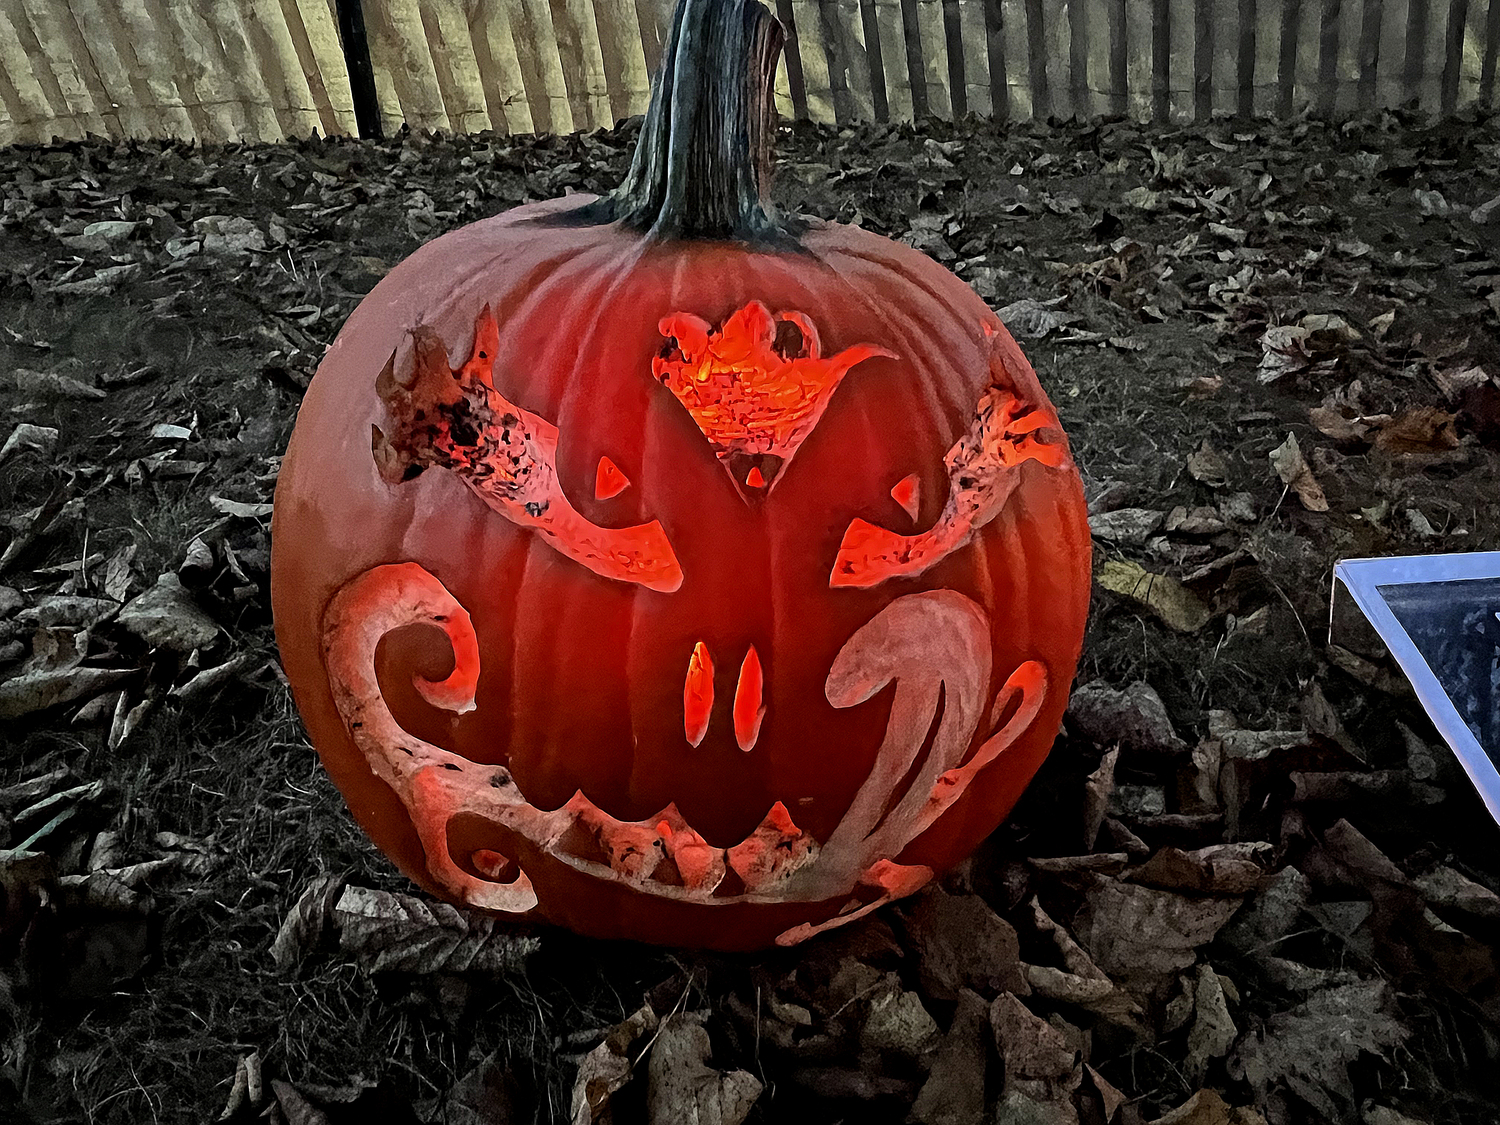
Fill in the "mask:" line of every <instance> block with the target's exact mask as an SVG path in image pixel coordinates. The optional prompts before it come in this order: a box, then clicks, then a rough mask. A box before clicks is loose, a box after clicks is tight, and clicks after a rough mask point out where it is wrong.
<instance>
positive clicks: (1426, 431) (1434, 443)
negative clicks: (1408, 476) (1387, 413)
mask: <svg viewBox="0 0 1500 1125" xmlns="http://www.w3.org/2000/svg"><path fill="white" fill-rule="evenodd" d="M1456 417H1457V415H1454V414H1449V413H1447V412H1446V411H1443V410H1439V409H1438V408H1437V407H1435V406H1416V407H1413V408H1412V409H1410V410H1406V411H1403V412H1402V413H1401V414H1398V415H1397V416H1396V417H1395V418H1393V419H1392V420H1391V421H1389V422H1387V423H1386V424H1385V425H1383V426H1381V427H1380V432H1379V433H1377V434H1376V435H1375V448H1376V449H1382V450H1384V451H1385V452H1387V453H1443V452H1446V451H1447V450H1449V449H1457V448H1458V445H1459V438H1458V431H1457V430H1455V429H1454V426H1453V421H1454V419H1455V418H1456Z"/></svg>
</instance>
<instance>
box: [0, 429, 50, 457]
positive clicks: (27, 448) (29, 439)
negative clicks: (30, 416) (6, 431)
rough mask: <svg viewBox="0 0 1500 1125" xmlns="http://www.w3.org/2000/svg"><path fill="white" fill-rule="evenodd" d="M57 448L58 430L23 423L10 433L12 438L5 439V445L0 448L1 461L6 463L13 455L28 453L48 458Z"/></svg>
mask: <svg viewBox="0 0 1500 1125" xmlns="http://www.w3.org/2000/svg"><path fill="white" fill-rule="evenodd" d="M56 448H57V428H56V427H55V426H34V425H32V424H31V423H30V422H22V423H21V424H20V425H18V426H17V427H16V428H15V429H14V430H12V431H11V432H10V437H8V438H6V439H5V444H4V445H3V446H0V461H4V460H5V459H6V458H8V457H10V456H11V455H12V454H20V453H27V452H30V453H37V454H40V455H41V456H43V457H46V456H48V455H50V454H51V452H52V451H53V450H54V449H56Z"/></svg>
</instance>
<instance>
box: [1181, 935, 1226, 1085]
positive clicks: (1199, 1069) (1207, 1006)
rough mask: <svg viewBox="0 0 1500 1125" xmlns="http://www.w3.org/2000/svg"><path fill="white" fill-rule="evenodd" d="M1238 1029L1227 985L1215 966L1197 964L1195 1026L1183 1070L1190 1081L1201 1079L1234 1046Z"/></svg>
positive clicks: (1190, 1031)
mask: <svg viewBox="0 0 1500 1125" xmlns="http://www.w3.org/2000/svg"><path fill="white" fill-rule="evenodd" d="M1237 1035H1239V1029H1238V1028H1236V1027H1235V1026H1234V1020H1233V1019H1231V1018H1230V1015H1229V1004H1228V1001H1227V1000H1226V999H1225V997H1224V986H1223V985H1222V984H1221V983H1220V981H1219V975H1218V974H1217V973H1215V972H1214V970H1213V968H1212V966H1210V965H1207V964H1203V965H1199V966H1198V973H1197V976H1196V978H1195V979H1194V981H1193V1025H1192V1027H1190V1028H1189V1029H1188V1041H1187V1059H1186V1060H1185V1061H1184V1063H1183V1073H1184V1075H1185V1077H1186V1078H1187V1080H1188V1081H1189V1082H1193V1083H1198V1082H1202V1081H1203V1080H1204V1078H1206V1077H1207V1076H1208V1067H1209V1064H1210V1063H1211V1062H1212V1061H1213V1060H1214V1059H1221V1058H1223V1057H1224V1055H1225V1054H1227V1053H1228V1051H1229V1048H1230V1047H1232V1046H1233V1045H1234V1040H1235V1037H1236V1036H1237Z"/></svg>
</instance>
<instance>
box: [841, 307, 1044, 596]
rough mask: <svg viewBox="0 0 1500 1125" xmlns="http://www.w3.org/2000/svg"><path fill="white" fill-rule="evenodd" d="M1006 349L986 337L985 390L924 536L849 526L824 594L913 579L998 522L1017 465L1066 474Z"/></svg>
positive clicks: (862, 523)
mask: <svg viewBox="0 0 1500 1125" xmlns="http://www.w3.org/2000/svg"><path fill="white" fill-rule="evenodd" d="M1007 341H1008V337H1004V336H1001V335H993V336H992V337H991V341H990V382H989V384H988V386H986V387H985V389H984V391H983V392H982V393H981V394H980V396H979V404H978V406H977V407H975V410H974V417H973V419H972V420H971V421H970V422H969V428H968V430H967V431H966V432H965V433H964V435H963V436H962V437H960V438H959V439H958V441H956V442H954V443H953V446H952V448H951V449H949V450H948V453H947V455H946V456H945V457H944V458H943V464H944V465H945V466H946V467H947V469H948V498H947V500H946V502H945V503H944V506H943V510H942V513H941V514H940V515H939V516H938V518H937V520H936V522H935V523H934V524H933V525H932V527H930V528H929V529H928V530H926V531H922V532H918V533H917V534H915V535H903V534H901V533H899V532H895V531H891V530H890V529H889V528H884V527H880V526H879V525H878V524H873V523H870V522H869V521H868V520H863V519H855V520H853V521H852V522H851V523H850V524H849V527H848V530H846V531H845V532H844V541H843V543H842V544H840V546H839V553H838V557H837V559H836V560H835V561H834V564H833V572H832V574H831V575H830V576H829V580H828V584H829V585H830V586H875V585H878V584H880V583H881V582H884V581H886V580H887V579H889V578H897V577H904V576H910V575H913V574H920V573H921V572H922V571H924V570H926V569H928V568H929V567H931V566H934V565H936V564H937V563H939V562H941V561H942V560H943V559H945V558H947V557H948V556H949V555H950V554H952V553H953V552H954V551H956V550H958V549H959V548H960V547H962V546H964V544H966V543H968V542H969V540H970V539H971V538H972V537H973V535H974V534H975V532H977V531H978V530H979V529H980V528H982V527H984V525H985V524H987V523H989V522H990V521H991V520H992V519H994V518H995V517H996V516H997V515H999V514H1000V512H1001V510H1002V509H1003V508H1004V507H1005V503H1006V501H1007V500H1009V499H1010V497H1011V494H1012V493H1013V492H1014V491H1015V490H1016V487H1017V486H1018V485H1019V484H1020V483H1021V473H1020V472H1019V469H1020V466H1021V465H1023V464H1026V463H1027V462H1035V463H1037V464H1040V465H1045V466H1046V467H1048V468H1051V469H1066V470H1069V471H1071V470H1072V467H1073V462H1072V458H1071V456H1070V454H1069V452H1068V443H1067V438H1066V437H1065V436H1064V434H1063V430H1062V425H1061V423H1059V422H1058V420H1057V414H1056V412H1055V411H1053V409H1052V407H1051V405H1050V404H1049V403H1048V402H1047V401H1046V400H1045V399H1035V400H1034V399H1033V398H1032V397H1031V396H1030V395H1029V394H1028V393H1027V391H1026V386H1025V383H1024V382H1023V381H1022V380H1021V379H1019V378H1017V377H1016V376H1015V374H1014V373H1013V372H1012V371H1011V369H1010V365H1011V364H1013V363H1015V362H1016V361H1017V357H1019V355H1020V353H1019V351H1017V350H1016V348H1015V345H1014V343H1008V342H1007ZM1012 353H1014V354H1012ZM1020 362H1023V363H1024V362H1025V361H1024V360H1021V361H1020Z"/></svg>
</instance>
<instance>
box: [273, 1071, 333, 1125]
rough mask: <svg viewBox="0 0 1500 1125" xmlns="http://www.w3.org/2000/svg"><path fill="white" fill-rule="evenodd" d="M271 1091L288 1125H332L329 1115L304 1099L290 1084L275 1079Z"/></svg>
mask: <svg viewBox="0 0 1500 1125" xmlns="http://www.w3.org/2000/svg"><path fill="white" fill-rule="evenodd" d="M271 1090H272V1092H273V1093H274V1094H275V1095H276V1105H277V1107H278V1108H279V1109H280V1110H281V1112H282V1115H283V1116H284V1117H285V1118H286V1121H287V1125H330V1123H329V1120H328V1115H327V1114H326V1113H324V1112H323V1111H322V1110H321V1109H319V1108H318V1107H317V1106H315V1105H313V1104H312V1102H310V1101H308V1100H307V1099H306V1098H305V1097H303V1096H302V1094H301V1093H300V1092H298V1090H297V1088H296V1087H295V1086H293V1085H292V1084H291V1083H290V1082H283V1081H281V1079H279V1078H273V1079H271Z"/></svg>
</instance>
